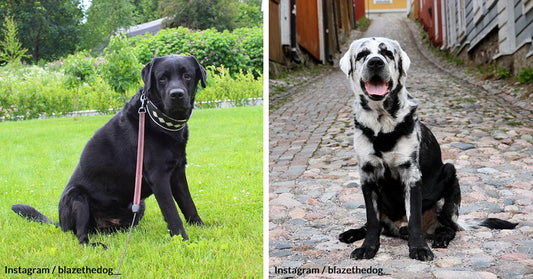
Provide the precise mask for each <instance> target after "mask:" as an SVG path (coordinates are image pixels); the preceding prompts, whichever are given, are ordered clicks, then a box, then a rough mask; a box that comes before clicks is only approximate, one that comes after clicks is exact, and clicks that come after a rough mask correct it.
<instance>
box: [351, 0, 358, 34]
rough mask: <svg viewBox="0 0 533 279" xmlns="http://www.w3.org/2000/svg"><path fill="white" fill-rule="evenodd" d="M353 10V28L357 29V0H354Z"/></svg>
mask: <svg viewBox="0 0 533 279" xmlns="http://www.w3.org/2000/svg"><path fill="white" fill-rule="evenodd" d="M352 10H353V29H357V18H356V17H357V16H356V14H355V0H352Z"/></svg>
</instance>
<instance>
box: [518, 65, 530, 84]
mask: <svg viewBox="0 0 533 279" xmlns="http://www.w3.org/2000/svg"><path fill="white" fill-rule="evenodd" d="M517 79H518V81H519V82H520V83H523V84H528V83H533V68H522V71H520V74H518V77H517Z"/></svg>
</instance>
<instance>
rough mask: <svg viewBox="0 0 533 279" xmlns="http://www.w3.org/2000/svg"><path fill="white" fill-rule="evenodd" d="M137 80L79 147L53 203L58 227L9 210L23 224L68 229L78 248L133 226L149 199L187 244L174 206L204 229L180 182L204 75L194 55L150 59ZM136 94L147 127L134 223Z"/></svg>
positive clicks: (24, 210)
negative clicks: (73, 166)
mask: <svg viewBox="0 0 533 279" xmlns="http://www.w3.org/2000/svg"><path fill="white" fill-rule="evenodd" d="M141 75H142V78H143V81H144V87H143V88H141V89H139V91H138V92H137V94H135V95H134V96H133V97H132V98H131V100H130V101H129V102H127V103H126V104H125V105H124V107H123V108H122V110H121V111H120V112H118V113H117V114H116V115H115V116H114V117H113V118H111V120H109V122H107V123H106V124H105V125H104V126H103V127H102V128H100V129H99V130H97V131H96V132H95V134H94V135H93V137H92V138H91V139H90V140H89V142H87V144H86V145H85V148H84V150H83V152H82V154H81V158H80V161H79V164H78V166H77V167H76V169H75V170H74V173H73V174H72V177H71V178H70V181H69V182H68V184H67V186H66V187H65V189H64V191H63V194H62V195H61V199H60V200H59V224H57V223H55V222H53V221H51V220H50V219H48V218H47V217H45V216H44V215H43V214H41V213H39V212H38V211H37V210H35V209H34V208H33V207H31V206H28V205H22V204H17V205H13V206H12V209H13V211H15V212H16V213H18V214H20V215H22V216H24V217H26V218H28V219H29V220H33V221H38V222H42V223H51V224H56V225H59V226H61V229H62V230H63V231H65V232H66V231H70V230H72V231H73V232H74V234H75V235H76V236H77V237H78V240H79V242H80V244H88V243H89V238H88V233H93V232H97V231H98V232H114V231H117V230H121V229H125V228H128V227H129V226H130V224H131V223H132V221H133V223H134V224H135V225H136V224H137V223H138V222H139V221H140V219H141V218H142V216H143V214H144V209H145V205H144V201H143V200H144V199H146V198H147V197H149V196H150V195H152V193H153V194H154V195H155V198H156V200H157V203H158V204H159V208H160V209H161V212H162V213H163V217H164V218H165V221H166V222H167V224H168V229H169V230H170V235H172V236H173V235H178V234H180V235H181V236H182V237H183V239H184V240H187V239H188V237H187V234H186V232H185V229H184V227H183V222H182V221H181V219H180V216H179V214H178V210H177V208H176V204H175V203H174V200H175V201H176V202H177V203H178V206H179V207H180V209H181V211H182V212H183V215H184V216H185V219H186V221H187V222H188V223H189V224H196V225H203V222H202V219H200V217H199V216H198V212H197V210H196V206H195V205H194V202H193V200H192V198H191V194H190V192H189V186H188V184H187V179H186V177H185V165H186V164H187V159H186V154H185V146H186V144H187V139H188V137H189V131H188V127H187V120H188V119H189V117H190V116H191V114H192V110H193V107H194V99H195V96H196V88H197V86H198V82H201V85H202V86H203V87H205V81H206V72H205V69H204V68H203V67H202V66H201V65H200V64H199V63H198V61H197V60H196V58H194V56H179V55H170V56H165V57H157V58H154V59H153V60H152V61H151V62H150V63H148V64H147V65H146V66H145V67H144V68H143V69H142V72H141ZM143 95H144V96H145V98H146V100H145V102H146V105H145V108H146V112H147V114H148V115H149V119H150V120H146V125H145V127H146V131H145V148H144V170H143V180H142V192H141V200H142V202H141V205H140V209H139V211H138V214H137V217H136V218H135V219H136V220H133V213H132V210H131V207H132V200H133V194H134V187H135V169H136V155H137V133H138V130H139V128H138V127H139V124H138V122H139V114H138V111H139V108H140V107H141V100H142V99H144V97H142V96H143ZM147 119H148V117H147ZM94 245H95V244H93V246H94ZM104 247H105V245H104Z"/></svg>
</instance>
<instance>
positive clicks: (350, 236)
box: [339, 228, 366, 244]
mask: <svg viewBox="0 0 533 279" xmlns="http://www.w3.org/2000/svg"><path fill="white" fill-rule="evenodd" d="M365 237H366V229H363V228H360V229H351V230H347V231H345V232H343V233H341V234H339V241H340V242H344V243H348V244H350V243H354V242H356V241H357V240H360V239H363V238H365Z"/></svg>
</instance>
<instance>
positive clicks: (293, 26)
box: [291, 0, 302, 64]
mask: <svg viewBox="0 0 533 279" xmlns="http://www.w3.org/2000/svg"><path fill="white" fill-rule="evenodd" d="M291 58H292V61H294V62H296V63H297V64H300V63H302V61H301V60H300V58H298V55H297V54H296V0H291Z"/></svg>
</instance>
